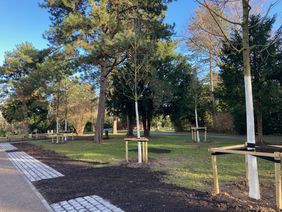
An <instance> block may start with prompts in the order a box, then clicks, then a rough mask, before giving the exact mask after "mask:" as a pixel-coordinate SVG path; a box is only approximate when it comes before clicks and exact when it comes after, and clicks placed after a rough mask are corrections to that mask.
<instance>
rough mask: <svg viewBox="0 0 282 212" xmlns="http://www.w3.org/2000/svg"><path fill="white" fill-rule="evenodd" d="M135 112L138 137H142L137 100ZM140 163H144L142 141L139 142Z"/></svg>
mask: <svg viewBox="0 0 282 212" xmlns="http://www.w3.org/2000/svg"><path fill="white" fill-rule="evenodd" d="M135 113H136V128H137V138H140V137H141V136H140V125H139V111H138V102H137V101H135ZM138 163H142V147H141V142H138Z"/></svg>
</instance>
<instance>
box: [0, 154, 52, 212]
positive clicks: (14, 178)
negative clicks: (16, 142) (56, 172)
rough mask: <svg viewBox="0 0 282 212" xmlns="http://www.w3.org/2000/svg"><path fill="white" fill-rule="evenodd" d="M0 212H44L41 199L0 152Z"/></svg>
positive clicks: (45, 209)
mask: <svg viewBox="0 0 282 212" xmlns="http://www.w3.org/2000/svg"><path fill="white" fill-rule="evenodd" d="M0 191H1V192H0V211H1V212H46V211H48V210H47V208H46V207H45V205H44V204H43V202H42V199H41V198H42V197H41V196H40V195H39V193H38V192H37V191H36V190H35V188H34V187H33V185H31V184H30V183H29V182H28V181H27V180H26V179H25V178H24V176H23V175H22V174H21V173H20V172H19V171H18V170H17V169H16V168H15V167H14V166H13V164H12V163H11V161H10V160H9V158H8V156H7V154H6V153H5V152H3V151H0Z"/></svg>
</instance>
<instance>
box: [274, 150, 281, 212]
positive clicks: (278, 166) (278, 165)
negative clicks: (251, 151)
mask: <svg viewBox="0 0 282 212" xmlns="http://www.w3.org/2000/svg"><path fill="white" fill-rule="evenodd" d="M274 154H275V155H276V156H278V157H275V189H276V207H277V209H278V210H280V209H282V191H281V174H280V171H281V158H280V153H279V152H275V153H274Z"/></svg>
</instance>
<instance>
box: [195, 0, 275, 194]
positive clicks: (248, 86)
mask: <svg viewBox="0 0 282 212" xmlns="http://www.w3.org/2000/svg"><path fill="white" fill-rule="evenodd" d="M196 1H197V2H199V3H200V4H201V5H202V6H203V7H205V8H207V9H208V11H209V13H210V14H211V16H212V17H213V20H215V22H216V23H217V26H218V27H220V24H219V23H218V22H217V18H218V17H219V18H221V19H222V20H224V21H226V22H228V23H230V24H232V25H234V26H235V27H241V29H242V48H241V49H237V48H236V47H235V46H233V45H232V43H230V40H229V39H228V37H227V36H226V35H224V37H225V39H226V41H227V42H228V43H229V45H231V47H232V48H233V49H234V50H236V51H238V52H242V53H243V67H244V68H243V70H244V85H245V103H246V119H247V147H248V148H249V149H253V148H254V145H255V126H254V108H253V92H252V80H251V67H250V45H249V15H250V10H251V5H250V0H241V8H242V19H241V20H238V21H237V20H235V21H234V20H230V19H228V18H226V17H224V16H222V15H221V14H219V13H218V12H217V11H216V10H213V9H212V8H210V7H209V5H208V4H207V1H206V0H203V1H201V0H196ZM213 2H215V3H216V5H217V6H218V8H220V7H222V8H223V9H224V8H225V6H226V4H227V3H228V2H231V1H229V0H213ZM272 6H273V4H271V6H270V8H269V10H270V9H271V7H272ZM269 10H268V11H269ZM220 29H221V31H222V32H223V34H224V31H223V30H222V28H221V27H220ZM247 161H248V179H249V197H251V198H254V199H260V189H259V180H258V170H257V159H256V157H255V156H252V155H248V156H247Z"/></svg>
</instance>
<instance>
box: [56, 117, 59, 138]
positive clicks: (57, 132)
mask: <svg viewBox="0 0 282 212" xmlns="http://www.w3.org/2000/svg"><path fill="white" fill-rule="evenodd" d="M56 134H57V143H59V135H58V134H59V117H56Z"/></svg>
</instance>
